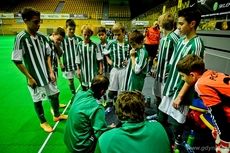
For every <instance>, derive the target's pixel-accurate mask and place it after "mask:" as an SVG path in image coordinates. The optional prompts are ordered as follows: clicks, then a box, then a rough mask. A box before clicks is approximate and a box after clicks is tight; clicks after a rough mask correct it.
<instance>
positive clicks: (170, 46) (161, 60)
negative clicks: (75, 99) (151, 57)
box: [155, 32, 179, 82]
mask: <svg viewBox="0 0 230 153" xmlns="http://www.w3.org/2000/svg"><path fill="white" fill-rule="evenodd" d="M178 40H179V36H178V35H177V34H175V33H174V32H171V33H169V34H168V36H167V37H165V38H162V39H161V40H160V46H159V53H158V61H157V69H156V74H155V79H156V81H159V82H165V73H167V72H166V68H167V66H168V64H169V61H170V59H171V56H172V54H173V52H175V49H176V45H177V42H178Z"/></svg>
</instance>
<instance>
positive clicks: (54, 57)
mask: <svg viewBox="0 0 230 153" xmlns="http://www.w3.org/2000/svg"><path fill="white" fill-rule="evenodd" d="M47 40H48V43H49V45H50V48H51V54H50V60H51V64H52V69H53V71H55V72H57V71H58V61H57V56H58V55H57V48H56V47H55V45H54V42H53V41H52V40H51V39H50V35H47Z"/></svg>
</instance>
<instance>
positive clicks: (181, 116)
mask: <svg viewBox="0 0 230 153" xmlns="http://www.w3.org/2000/svg"><path fill="white" fill-rule="evenodd" d="M173 101H174V99H173V96H172V97H167V96H163V98H162V100H161V103H160V105H159V107H158V108H159V110H161V111H162V112H164V113H165V114H168V115H169V116H171V117H172V118H174V119H175V120H176V121H177V122H178V123H181V124H183V123H184V122H185V121H186V117H187V114H188V111H189V106H187V105H181V106H180V108H179V109H175V108H174V107H173V106H172V104H173Z"/></svg>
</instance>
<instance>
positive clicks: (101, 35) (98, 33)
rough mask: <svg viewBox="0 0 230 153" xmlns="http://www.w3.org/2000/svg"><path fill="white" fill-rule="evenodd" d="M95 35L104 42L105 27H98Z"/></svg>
mask: <svg viewBox="0 0 230 153" xmlns="http://www.w3.org/2000/svg"><path fill="white" fill-rule="evenodd" d="M97 36H98V37H99V39H100V40H101V41H102V42H104V41H105V40H106V29H105V27H100V28H99V29H98V31H97Z"/></svg>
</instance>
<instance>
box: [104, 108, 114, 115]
mask: <svg viewBox="0 0 230 153" xmlns="http://www.w3.org/2000/svg"><path fill="white" fill-rule="evenodd" d="M112 111H113V107H108V108H107V109H106V110H105V114H109V113H110V112H112Z"/></svg>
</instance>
